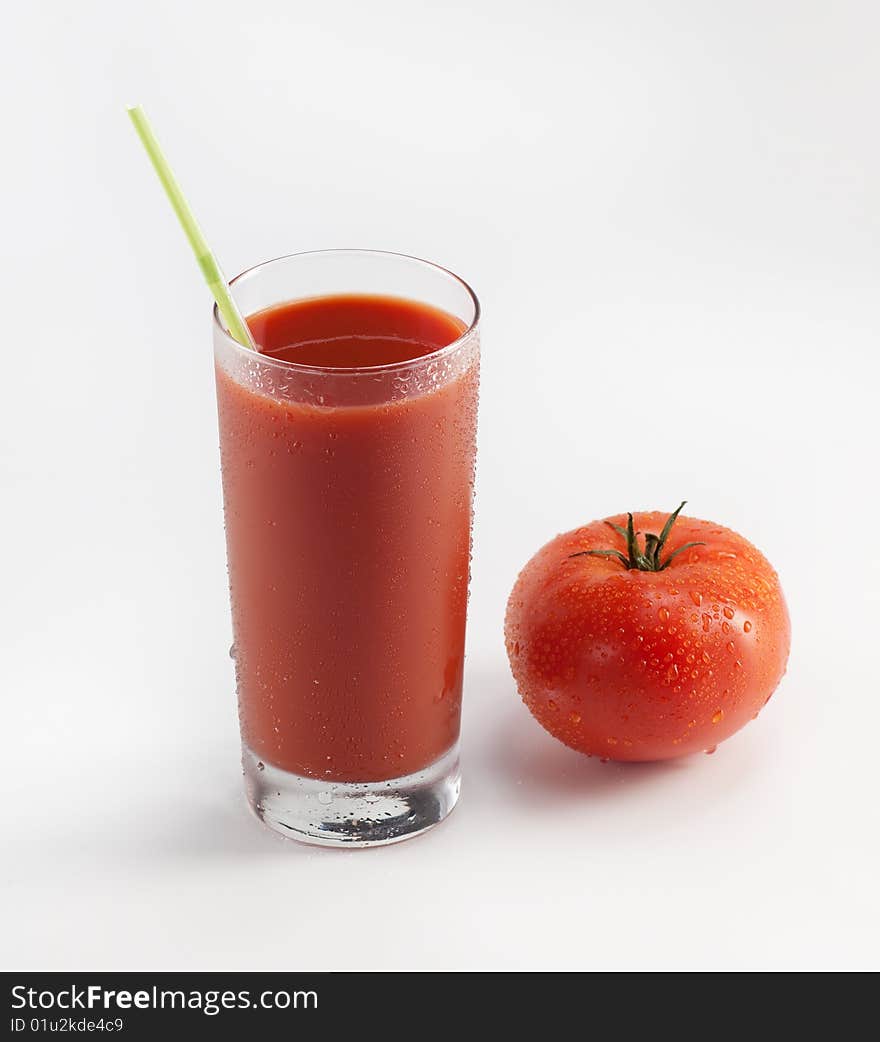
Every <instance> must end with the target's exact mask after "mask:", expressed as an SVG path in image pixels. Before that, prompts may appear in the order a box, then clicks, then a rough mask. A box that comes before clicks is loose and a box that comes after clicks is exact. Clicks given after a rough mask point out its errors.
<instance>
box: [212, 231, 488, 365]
mask: <svg viewBox="0 0 880 1042" xmlns="http://www.w3.org/2000/svg"><path fill="white" fill-rule="evenodd" d="M330 254H336V255H341V254H357V255H360V256H363V257H370V256H372V257H380V258H382V257H393V258H395V259H397V260H405V261H412V262H413V263H415V264H420V265H422V266H424V267H426V268H432V269H433V270H434V271H435V272H438V273H440V274H442V275H446V276H448V277H449V278H451V279H453V280H454V281H455V282H457V283H458V284H459V285H460V286H461V287H462V288H463V289H464V290H465V292H466V293H467V295H468V296H469V297H470V299H471V302H472V303H473V306H474V317H473V318H472V319H471V321H470V323H469V324H468V327H467V329H465V330H464V331H463V332H462V333H461V334H460V335H459V336H457V337H456V338H455V340H453V341H452V342H451V343H449V344H444V346H443V347H439V348H437V350H436V351H432V352H431V353H430V354H427V355H419V356H418V357H417V358H408V359H406V360H404V361H402V362H387V363H386V364H385V365H363V366H324V365H306V364H305V363H303V362H289V361H287V359H284V358H275V357H274V356H273V355H264V354H262V353H261V352H259V351H253V350H252V349H251V348H250V347H247V346H245V345H244V344H240V343H239V342H238V341H237V340H236V339H235V338H234V337H233V336H231V335H230V333H229V331H228V330H227V329H226V327H225V326H224V325H223V322H222V321H221V319H220V311H219V309H218V307H217V305H216V304H214V307H213V314H214V326H215V329H216V330H217V332H219V334H220V335H221V336H222V337H223V339H224V341H225V342H226V344H227V345H228V346H229V347H231V348H233V349H234V350H235V351H236V352H237V353H240V354H246V355H256V357H257V358H259V359H260V360H261V362H265V363H267V364H270V365H276V366H278V367H279V368H280V369H284V370H287V371H289V372H297V373H305V374H311V375H314V374H316V373H321V374H333V373H338V374H339V375H343V376H344V375H346V374H347V375H352V374H356V373H389V372H394V371H395V370H400V369H409V368H413V367H418V366H420V365H427V364H430V363H432V362H435V361H437V359H440V358H446V357H447V356H448V355H451V354H454V353H455V351H456V349H458V348H459V347H461V345H462V344H463V342H464V341H466V340H467V339H468V338H469V337H470V336H471V335H472V334H473V333H474V332H475V330H476V329H477V327H478V325H479V323H480V300H479V298H478V297H477V295H476V293H475V292H474V291H473V289H472V288H471V286H470V285H469V284H468V283H467V282H465V280H464V279H463V278H462V277H461V276H460V275H456V274H455V272H454V271H450V269H449V268H444V267H443V265H442V264H435V263H434V261H429V260H425V259H424V258H422V257H415V256H413V255H412V254H409V253H395V252H394V251H393V250H365V249H357V248H339V249H330V250H300V251H299V252H297V253H285V254H282V255H281V256H279V257H272V258H271V259H269V260H266V261H261V262H260V263H259V264H254V265H252V266H251V267H250V268H245V269H244V271H240V272H239V273H238V274H237V275H236V276H235V277H234V278H232V279H230V281H229V286H230V288H232V287H233V286H235V284H236V282H238V281H239V280H240V279H244V278H247V277H248V276H253V275H256V274H257V273H258V272H260V271H261V269H263V268H267V267H269V266H270V265H272V264H279V263H280V262H281V261H288V260H294V259H296V258H298V257H322V256H324V257H326V256H328V255H330ZM290 299H291V300H296V299H297V298H296V297H291V298H290ZM303 299H308V298H303ZM401 299H403V298H401ZM407 299H408V298H407ZM278 303H279V304H281V303H283V301H278ZM270 306H272V305H270ZM245 317H246V316H245Z"/></svg>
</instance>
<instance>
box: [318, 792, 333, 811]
mask: <svg viewBox="0 0 880 1042" xmlns="http://www.w3.org/2000/svg"><path fill="white" fill-rule="evenodd" d="M332 802H333V793H332V792H330V790H329V789H328V790H326V791H324V792H319V793H318V803H323V805H324V806H325V807H326V806H327V805H328V804H330V803H332Z"/></svg>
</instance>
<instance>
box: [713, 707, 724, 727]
mask: <svg viewBox="0 0 880 1042" xmlns="http://www.w3.org/2000/svg"><path fill="white" fill-rule="evenodd" d="M723 719H724V710H723V709H716V710H715V712H714V713H713V714H712V723H713V724H720V723H721V721H722V720H723Z"/></svg>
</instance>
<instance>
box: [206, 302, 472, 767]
mask: <svg viewBox="0 0 880 1042" xmlns="http://www.w3.org/2000/svg"><path fill="white" fill-rule="evenodd" d="M248 322H249V324H250V326H251V329H252V332H253V334H254V338H255V340H256V342H257V343H258V344H260V348H261V352H262V353H264V354H266V355H269V356H272V357H275V358H281V359H284V360H286V361H296V362H299V363H300V364H303V365H312V366H322V367H329V368H348V367H363V366H367V365H373V366H382V365H389V364H392V363H395V362H402V361H405V360H407V359H412V358H420V357H423V356H426V355H429V354H431V353H433V352H435V351H437V350H438V349H439V348H441V347H444V346H446V345H447V344H450V343H452V342H453V341H454V340H456V339H457V338H458V337H459V336H460V335H461V334H462V333H463V332H464V326H463V324H462V323H461V322H459V321H458V320H457V319H455V318H453V317H452V316H451V315H447V314H445V313H444V312H441V311H438V310H436V309H434V308H430V307H427V306H425V305H422V304H418V303H415V302H412V301H407V300H401V299H398V298H389V297H374V296H334V297H323V298H315V299H311V300H304V301H295V302H292V303H288V304H284V305H280V306H278V307H275V308H271V309H269V310H267V311H262V312H259V313H258V314H256V315H253V316H251V317H250V318H249V319H248ZM378 378H379V377H377V379H378ZM381 379H384V380H386V381H387V382H388V386H389V388H390V387H391V381H392V379H393V374H391V373H389V374H386V375H385V376H384V377H381ZM477 384H478V369H477V363H476V356H475V355H474V361H473V363H472V364H469V365H467V366H466V367H464V368H463V369H462V370H461V371H459V372H456V373H455V374H454V375H453V376H452V377H451V378H449V379H445V380H440V381H439V382H438V383H437V384H431V383H427V384H426V385H425V390H424V392H423V393H418V389H416V393H412V394H411V395H409V396H407V397H404V398H397V399H396V400H381V401H378V402H377V401H376V400H375V399H376V386H377V385H376V383H375V382H374V381H368V382H367V384H365V385H364V401H363V402H362V403H361V402H359V401H358V393H359V392H358V391H357V390H355V391H354V392H352V390H351V385H349V386H348V389H347V391H346V395H345V398H344V401H345V404H344V405H334V404H329V405H320V406H319V405H316V404H314V403H312V402H300V401H296V400H289V399H285V398H283V397H277V396H269V395H268V394H265V393H263V392H262V391H260V390H255V389H253V388H251V387H248V386H246V385H245V384H244V383H241V382H238V381H237V380H235V379H234V378H233V377H231V376H230V375H229V374H228V373H227V372H226V371H224V370H223V369H222V367H219V366H218V369H217V395H218V410H219V418H220V435H221V456H222V464H223V489H224V501H225V515H226V533H227V547H228V559H229V577H230V588H231V595H232V612H233V627H234V633H235V649H236V671H237V681H238V693H239V710H240V714H241V718H242V734H243V736H244V740H245V742H246V743H247V745H248V746H249V747H250V749H251V750H252V751H253V752H254V753H255V754H256V755H257V756H258V757H259V758H260V759H262V760H263V761H265V762H266V763H271V764H274V765H275V766H277V767H281V768H283V769H285V770H289V771H293V772H296V773H298V774H304V775H307V776H310V777H322V778H327V779H330V780H338V781H378V780H382V779H387V778H394V777H398V776H400V775H404V774H409V773H412V772H414V771H418V770H421V769H422V768H424V767H426V766H427V765H428V764H430V763H432V762H433V761H434V760H436V759H438V758H439V757H440V756H442V755H443V754H444V753H445V752H446V751H447V750H448V749H449V748H450V747H451V746H452V745H453V744H454V742H455V740H456V739H457V737H458V728H459V717H460V706H461V682H462V669H463V662H464V637H465V612H466V605H467V587H468V578H469V561H470V526H471V503H472V494H473V475H474V448H475V432H476V410H477ZM357 386H359V385H357V384H355V387H357ZM380 397H381V395H380Z"/></svg>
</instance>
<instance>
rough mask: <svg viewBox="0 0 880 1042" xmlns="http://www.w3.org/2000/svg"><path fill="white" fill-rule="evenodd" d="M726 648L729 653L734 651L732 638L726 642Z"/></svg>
mask: <svg viewBox="0 0 880 1042" xmlns="http://www.w3.org/2000/svg"><path fill="white" fill-rule="evenodd" d="M727 650H728V651H729V652H730V653H731V655H732V654H733V653H734V651H735V650H736V649H735V647H734V645H733V641H732V640H730V641H728V642H727Z"/></svg>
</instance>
